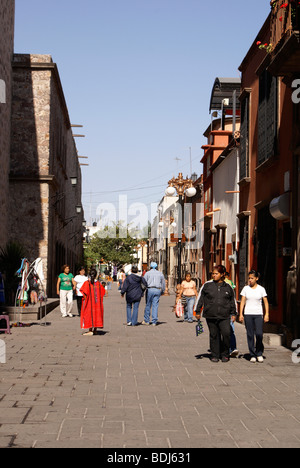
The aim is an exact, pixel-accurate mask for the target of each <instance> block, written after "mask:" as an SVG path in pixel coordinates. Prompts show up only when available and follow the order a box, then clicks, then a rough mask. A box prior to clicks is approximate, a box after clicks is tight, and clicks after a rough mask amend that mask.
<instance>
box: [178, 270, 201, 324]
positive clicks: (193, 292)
mask: <svg viewBox="0 0 300 468" xmlns="http://www.w3.org/2000/svg"><path fill="white" fill-rule="evenodd" d="M197 296H198V291H197V288H196V283H195V281H192V276H191V274H190V273H186V274H185V280H184V281H183V282H182V283H181V287H180V292H179V295H178V297H177V300H176V303H177V302H179V301H180V300H181V301H182V304H183V305H184V321H185V322H188V323H193V322H194V306H195V302H196V298H197Z"/></svg>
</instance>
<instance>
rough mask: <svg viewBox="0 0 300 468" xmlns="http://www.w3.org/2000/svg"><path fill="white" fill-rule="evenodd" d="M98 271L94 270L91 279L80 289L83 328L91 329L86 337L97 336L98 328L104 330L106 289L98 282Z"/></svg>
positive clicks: (91, 272)
mask: <svg viewBox="0 0 300 468" xmlns="http://www.w3.org/2000/svg"><path fill="white" fill-rule="evenodd" d="M96 278H97V271H96V270H95V269H94V268H92V269H91V271H90V279H89V281H86V282H85V283H84V284H83V286H82V287H81V289H80V292H81V293H82V294H83V297H84V299H83V304H82V311H81V328H82V329H83V330H86V329H89V331H88V332H87V333H84V335H85V336H92V335H96V334H97V328H103V313H104V309H103V297H104V296H105V289H104V287H103V286H102V284H101V283H100V281H97V279H96Z"/></svg>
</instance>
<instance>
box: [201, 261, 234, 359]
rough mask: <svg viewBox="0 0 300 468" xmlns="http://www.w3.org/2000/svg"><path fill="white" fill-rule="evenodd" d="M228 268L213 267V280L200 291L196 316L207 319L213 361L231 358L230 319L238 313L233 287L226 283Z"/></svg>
mask: <svg viewBox="0 0 300 468" xmlns="http://www.w3.org/2000/svg"><path fill="white" fill-rule="evenodd" d="M225 273H226V269H225V267H224V266H222V265H219V266H217V267H215V268H214V269H213V272H212V281H209V282H207V283H205V284H204V286H203V287H202V289H201V291H200V295H199V299H198V303H197V308H196V314H197V315H196V317H197V319H198V320H200V318H201V309H202V307H203V317H204V318H205V319H206V321H207V325H208V328H209V333H210V349H211V358H210V359H211V361H212V362H219V360H220V359H222V362H228V361H229V358H230V335H231V327H230V321H231V317H232V316H233V315H236V314H237V311H236V304H235V298H234V293H233V289H232V288H231V286H229V284H227V283H225Z"/></svg>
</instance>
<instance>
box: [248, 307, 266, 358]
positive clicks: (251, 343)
mask: <svg viewBox="0 0 300 468" xmlns="http://www.w3.org/2000/svg"><path fill="white" fill-rule="evenodd" d="M245 325H246V330H247V339H248V348H249V352H250V355H251V357H260V356H262V355H263V352H264V349H265V348H264V344H263V338H264V336H263V334H264V331H263V330H264V318H263V316H262V315H245ZM255 337H256V344H255Z"/></svg>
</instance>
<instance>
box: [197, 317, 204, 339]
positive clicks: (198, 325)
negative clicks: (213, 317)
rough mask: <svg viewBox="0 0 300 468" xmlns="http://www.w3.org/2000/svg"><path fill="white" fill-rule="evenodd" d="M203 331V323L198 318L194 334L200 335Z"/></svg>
mask: <svg viewBox="0 0 300 468" xmlns="http://www.w3.org/2000/svg"><path fill="white" fill-rule="evenodd" d="M203 333H204V327H203V323H202V322H201V320H199V322H198V323H197V325H196V336H197V337H198V336H200V335H202V334H203Z"/></svg>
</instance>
